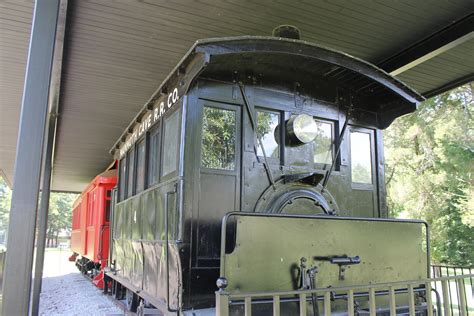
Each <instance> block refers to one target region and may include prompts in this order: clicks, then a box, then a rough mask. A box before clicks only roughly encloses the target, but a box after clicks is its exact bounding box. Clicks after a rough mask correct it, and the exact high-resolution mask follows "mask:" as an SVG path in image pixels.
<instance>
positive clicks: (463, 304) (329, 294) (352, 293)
mask: <svg viewBox="0 0 474 316" xmlns="http://www.w3.org/2000/svg"><path fill="white" fill-rule="evenodd" d="M472 277H474V275H473V274H468V275H459V276H450V277H439V278H431V279H421V280H410V281H399V282H387V283H377V284H364V285H355V286H343V287H331V288H319V289H305V290H296V291H275V292H255V293H228V292H226V291H225V290H224V289H221V290H219V291H217V292H216V316H228V315H229V309H230V305H232V303H235V302H236V301H243V305H244V311H245V316H251V314H252V303H256V302H257V301H258V299H263V298H267V299H268V298H270V297H271V301H269V303H273V315H274V316H278V315H280V304H281V301H282V297H291V296H293V297H295V296H296V297H298V298H299V306H300V308H299V309H300V311H299V313H300V316H306V314H307V311H306V304H307V301H308V299H309V298H310V297H311V295H316V296H318V294H320V295H321V296H322V297H323V299H322V301H323V310H322V311H323V313H324V315H330V314H331V302H332V301H333V300H334V293H335V292H343V293H346V294H345V295H344V298H345V299H346V300H347V313H348V315H354V312H355V310H354V298H355V297H357V295H358V293H357V291H363V292H365V293H367V294H366V296H368V297H369V313H370V315H371V316H375V315H376V314H377V302H376V299H375V297H376V296H377V295H378V294H377V291H376V290H377V289H384V290H385V292H384V293H385V295H387V294H388V296H389V308H388V310H389V311H390V315H391V316H393V315H397V305H396V294H398V293H400V292H399V291H398V292H397V290H396V289H400V288H405V289H406V291H403V293H408V300H409V301H408V306H407V307H408V311H409V315H410V316H415V312H416V308H415V295H414V294H415V292H419V289H420V287H424V291H425V292H426V293H431V292H432V291H433V290H434V289H433V288H432V283H433V282H434V283H435V284H436V282H440V283H441V285H442V293H441V295H439V293H438V292H437V291H436V292H435V294H436V295H435V301H436V304H437V306H438V308H437V311H436V315H445V316H449V315H452V312H451V302H452V298H451V296H448V293H447V289H448V288H450V282H452V281H454V282H455V284H456V292H457V293H458V296H457V300H456V301H457V302H458V303H459V314H460V315H468V305H467V296H466V292H465V291H466V288H465V283H464V280H465V279H470V278H472ZM387 289H388V291H387ZM440 297H442V304H440V302H439V301H440ZM252 300H254V302H252ZM425 303H426V306H424V307H425V308H426V313H427V315H428V316H433V315H434V309H433V303H434V302H433V297H432V295H425ZM302 306H304V308H302ZM440 306H442V309H443V310H440ZM469 308H473V306H469Z"/></svg>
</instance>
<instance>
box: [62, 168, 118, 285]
mask: <svg viewBox="0 0 474 316" xmlns="http://www.w3.org/2000/svg"><path fill="white" fill-rule="evenodd" d="M116 183H117V172H116V170H108V171H105V172H103V173H101V174H99V175H98V176H96V177H95V178H94V180H92V182H91V183H90V184H89V185H88V186H87V188H86V189H85V190H84V191H83V192H82V194H81V196H80V197H79V198H78V199H77V200H76V201H75V202H74V206H73V212H72V234H71V250H72V251H73V252H74V255H73V256H71V260H75V259H76V257H78V256H80V257H79V258H77V260H76V266H77V267H78V268H79V270H80V271H81V272H82V273H84V274H88V275H90V276H91V277H92V278H94V284H96V285H97V286H98V287H100V288H102V287H103V281H102V275H103V273H102V269H103V268H104V267H106V266H107V264H108V262H107V260H108V254H109V232H110V212H111V207H112V189H113V188H114V187H115V185H116Z"/></svg>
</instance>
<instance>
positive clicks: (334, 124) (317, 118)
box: [312, 115, 340, 171]
mask: <svg viewBox="0 0 474 316" xmlns="http://www.w3.org/2000/svg"><path fill="white" fill-rule="evenodd" d="M312 117H313V120H314V121H315V122H320V123H325V124H330V125H331V163H329V164H327V163H323V162H316V161H314V143H315V141H316V140H313V154H312V158H313V165H314V167H315V168H316V169H321V170H325V169H327V167H328V166H331V164H333V163H334V161H335V160H336V163H335V165H334V171H338V170H339V166H340V153H339V157H335V154H336V153H335V150H334V149H335V145H336V141H339V133H337V134H336V129H337V128H338V122H337V121H335V120H331V119H329V118H324V117H320V116H315V115H312ZM336 158H337V159H336Z"/></svg>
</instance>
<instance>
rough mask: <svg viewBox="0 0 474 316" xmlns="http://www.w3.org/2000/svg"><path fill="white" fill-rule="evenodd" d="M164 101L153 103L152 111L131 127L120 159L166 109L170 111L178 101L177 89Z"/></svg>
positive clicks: (122, 147) (121, 147) (121, 148)
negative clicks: (131, 129)
mask: <svg viewBox="0 0 474 316" xmlns="http://www.w3.org/2000/svg"><path fill="white" fill-rule="evenodd" d="M165 100H166V106H165V101H161V98H160V100H159V101H157V102H156V103H155V106H154V107H153V109H152V110H151V111H150V112H149V113H147V114H145V116H144V118H143V119H142V120H141V122H140V123H137V124H136V125H135V126H134V127H133V131H132V132H131V134H130V136H129V137H128V138H127V139H126V141H125V142H124V143H123V144H122V145H121V146H120V151H119V154H120V158H121V157H123V156H124V155H125V153H126V152H127V151H128V150H129V149H130V147H132V146H133V144H135V142H136V141H137V140H138V139H139V138H140V137H141V136H142V135H143V134H144V133H145V132H146V131H148V129H149V128H150V127H151V126H152V125H153V124H155V123H156V122H157V121H158V120H159V119H160V118H161V117H162V116H163V115H164V114H165V113H166V111H167V110H168V109H170V108H171V107H172V106H173V105H175V104H176V102H178V100H179V92H178V88H174V89H173V91H172V92H170V93H169V94H168V97H167V98H166V99H165Z"/></svg>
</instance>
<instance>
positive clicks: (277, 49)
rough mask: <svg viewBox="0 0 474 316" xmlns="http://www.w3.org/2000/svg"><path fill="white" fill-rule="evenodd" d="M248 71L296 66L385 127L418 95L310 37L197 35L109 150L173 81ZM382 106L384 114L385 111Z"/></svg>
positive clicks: (288, 73)
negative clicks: (349, 96)
mask: <svg viewBox="0 0 474 316" xmlns="http://www.w3.org/2000/svg"><path fill="white" fill-rule="evenodd" d="M196 59H204V60H205V61H204V62H202V63H201V64H199V66H197V67H198V69H196V67H194V71H192V72H190V73H183V69H186V68H187V67H189V65H190V64H192V63H193V61H194V60H196ZM250 71H251V72H252V73H254V74H258V75H259V76H260V77H262V78H263V77H266V78H279V79H280V80H281V78H282V77H287V78H288V79H285V80H287V81H291V80H299V78H298V74H299V73H300V72H301V73H305V74H306V75H309V76H317V77H318V79H319V80H329V81H332V82H334V83H335V84H337V85H342V86H344V87H346V88H348V89H349V90H352V91H354V92H353V93H354V94H357V95H359V96H362V97H363V103H364V104H365V106H366V107H368V108H366V109H365V110H373V111H375V112H378V113H379V114H380V117H381V120H380V121H379V122H378V124H376V125H377V126H378V127H380V128H385V127H387V126H388V125H389V124H390V123H391V122H392V121H393V119H395V118H396V117H398V116H400V115H403V114H406V113H409V112H413V111H414V110H416V106H417V104H418V103H419V102H421V101H423V100H424V97H423V96H422V95H421V94H419V93H418V92H416V91H415V90H413V89H411V88H410V87H408V86H407V85H405V84H404V83H403V82H401V81H400V80H398V79H397V78H395V77H393V76H391V75H390V74H388V73H387V72H385V71H384V70H382V69H380V68H378V67H377V66H375V65H372V64H370V63H368V62H366V61H364V60H362V59H360V58H357V57H354V56H351V55H349V54H346V53H344V52H340V51H337V50H334V49H331V48H328V47H324V46H321V45H317V44H314V43H310V42H306V41H302V40H294V39H287V38H279V37H267V36H239V37H225V38H210V39H202V40H198V41H196V42H195V44H194V45H193V46H192V47H191V48H190V49H189V51H188V52H187V53H186V54H185V56H184V57H183V58H182V59H181V61H180V62H179V63H178V64H177V65H176V66H175V68H174V69H173V70H172V71H171V73H170V74H169V75H168V76H167V77H166V79H165V80H164V81H163V83H162V84H161V85H160V86H159V87H158V89H157V90H156V91H155V93H153V95H152V96H151V98H150V99H149V100H148V101H147V102H146V103H145V105H144V106H143V108H142V109H141V111H140V112H139V113H138V114H137V115H136V116H135V118H134V119H133V120H132V122H131V123H130V124H129V126H128V127H127V129H126V130H125V131H124V132H123V133H122V135H121V137H120V139H119V140H118V141H117V142H116V143H115V144H114V146H113V147H112V149H111V153H113V152H114V151H115V150H116V149H117V148H118V147H119V146H120V143H121V142H123V141H124V140H125V139H126V137H127V134H129V133H130V132H131V131H133V130H134V126H135V125H136V124H139V123H140V118H141V117H143V115H144V113H146V112H147V111H149V110H150V109H151V108H152V107H153V103H154V102H155V101H156V100H157V99H158V98H159V97H160V95H161V94H164V93H163V91H168V90H170V89H172V88H173V86H172V85H173V84H175V83H177V82H178V81H180V82H183V81H185V82H186V83H187V85H188V86H189V84H190V82H192V81H193V80H195V79H196V78H197V77H199V76H204V77H208V76H209V77H218V78H224V79H228V80H232V76H233V75H234V74H235V73H245V74H248V73H249V72H250ZM178 77H179V78H180V79H179V80H178ZM315 79H316V78H315ZM316 80H317V79H316ZM384 112H387V113H389V115H388V116H387V115H385V116H387V117H385V116H384V114H385V113H384Z"/></svg>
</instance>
